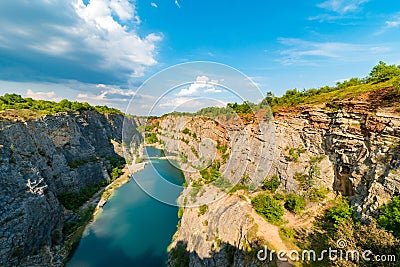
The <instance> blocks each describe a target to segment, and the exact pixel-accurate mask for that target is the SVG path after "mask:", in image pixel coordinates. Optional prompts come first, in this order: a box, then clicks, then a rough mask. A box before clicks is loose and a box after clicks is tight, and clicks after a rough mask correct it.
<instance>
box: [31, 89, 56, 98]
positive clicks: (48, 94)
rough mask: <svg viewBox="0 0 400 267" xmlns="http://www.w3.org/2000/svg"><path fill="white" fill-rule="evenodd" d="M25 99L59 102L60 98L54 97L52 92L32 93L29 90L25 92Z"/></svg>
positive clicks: (54, 94)
mask: <svg viewBox="0 0 400 267" xmlns="http://www.w3.org/2000/svg"><path fill="white" fill-rule="evenodd" d="M26 97H30V98H32V99H36V100H51V101H60V100H61V98H60V97H57V96H56V93H55V92H54V91H50V92H34V91H32V90H31V89H28V90H26Z"/></svg>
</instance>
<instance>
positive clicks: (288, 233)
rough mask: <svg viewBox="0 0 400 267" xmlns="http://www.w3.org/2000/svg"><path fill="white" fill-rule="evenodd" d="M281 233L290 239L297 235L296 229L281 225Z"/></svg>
mask: <svg viewBox="0 0 400 267" xmlns="http://www.w3.org/2000/svg"><path fill="white" fill-rule="evenodd" d="M279 234H280V235H281V236H283V237H285V238H288V239H293V238H295V237H296V231H295V230H293V229H290V228H286V227H281V228H280V229H279Z"/></svg>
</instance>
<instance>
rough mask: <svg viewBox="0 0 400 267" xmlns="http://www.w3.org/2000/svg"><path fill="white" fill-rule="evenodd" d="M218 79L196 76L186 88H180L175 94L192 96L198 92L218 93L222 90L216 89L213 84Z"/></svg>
mask: <svg viewBox="0 0 400 267" xmlns="http://www.w3.org/2000/svg"><path fill="white" fill-rule="evenodd" d="M217 82H218V81H216V80H210V78H209V77H207V76H197V78H196V81H195V82H193V83H192V84H190V86H189V87H188V88H183V89H181V90H180V91H179V92H178V93H177V94H176V96H194V95H198V94H200V93H202V92H203V93H220V92H222V90H220V89H216V88H215V86H214V85H215V84H217Z"/></svg>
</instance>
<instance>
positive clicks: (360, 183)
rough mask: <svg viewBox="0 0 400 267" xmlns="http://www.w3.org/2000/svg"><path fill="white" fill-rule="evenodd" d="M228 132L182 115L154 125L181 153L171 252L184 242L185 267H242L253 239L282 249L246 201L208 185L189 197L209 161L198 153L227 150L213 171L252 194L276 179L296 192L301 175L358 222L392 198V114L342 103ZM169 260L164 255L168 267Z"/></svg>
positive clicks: (398, 190)
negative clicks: (179, 209) (336, 197)
mask: <svg viewBox="0 0 400 267" xmlns="http://www.w3.org/2000/svg"><path fill="white" fill-rule="evenodd" d="M226 125H228V126H226ZM233 126H234V125H233ZM233 126H232V124H229V123H228V124H225V125H224V123H217V122H213V120H211V119H204V118H189V117H165V118H163V119H162V120H161V122H160V129H161V130H160V132H159V135H160V139H161V140H163V142H164V143H165V147H166V149H167V150H169V151H173V152H176V153H183V154H185V155H187V157H186V156H183V157H184V163H183V164H182V168H183V170H184V172H185V176H186V177H187V178H188V181H189V187H188V188H187V189H185V190H184V192H183V193H182V196H181V198H180V203H181V204H186V206H189V207H188V208H185V211H184V213H183V217H182V219H181V226H180V227H179V229H178V231H177V233H176V235H175V238H174V242H173V243H172V245H171V248H172V250H173V249H174V248H176V247H177V246H178V245H179V244H184V245H185V247H186V248H187V250H188V251H189V252H190V266H223V265H224V264H225V263H226V262H227V261H228V260H229V259H231V260H232V259H233V261H231V262H230V263H229V264H231V265H232V266H242V264H243V261H244V260H245V259H246V256H245V253H243V251H245V250H243V249H242V248H244V247H245V246H246V245H250V246H251V244H252V243H254V241H257V239H258V238H262V239H264V240H266V241H267V242H268V241H269V243H270V244H271V242H272V245H273V246H275V247H277V248H285V247H284V245H282V244H280V243H279V242H280V238H279V237H278V238H275V239H274V238H273V237H271V233H272V231H271V232H270V234H268V233H267V234H265V229H268V227H271V226H268V224H265V222H263V220H258V219H259V217H257V215H255V214H254V211H253V210H252V208H251V207H249V200H248V199H240V198H238V197H236V198H235V196H227V195H225V194H224V193H222V192H221V190H220V189H218V188H217V187H215V186H213V185H207V186H203V187H202V189H201V190H200V191H199V193H198V194H197V197H195V198H193V197H192V195H193V194H191V191H192V190H193V189H192V188H191V187H190V182H192V181H196V180H197V179H199V178H200V177H201V176H200V174H199V172H198V171H196V169H198V165H201V164H199V162H207V161H208V160H211V158H206V157H207V156H206V153H209V155H213V156H212V159H213V160H218V161H221V162H223V159H222V157H221V153H218V152H215V146H218V144H226V145H227V146H228V148H227V151H228V152H229V153H230V159H229V160H227V161H226V163H223V164H222V165H221V167H220V170H221V172H222V173H224V176H225V177H226V178H227V179H229V180H230V181H231V183H235V182H238V181H239V180H240V179H241V177H242V178H243V177H247V179H246V181H245V183H246V184H250V185H251V184H253V187H254V188H257V187H259V186H260V185H261V182H262V181H263V180H264V179H265V178H266V177H271V176H272V175H275V174H277V175H278V176H279V177H280V180H281V184H280V187H279V189H278V190H281V191H286V192H298V191H301V190H304V188H303V186H304V184H302V183H301V181H300V180H299V178H298V177H301V176H303V177H304V175H308V176H309V177H313V186H322V187H325V188H328V189H330V190H331V191H333V192H335V193H336V194H341V195H344V196H348V197H349V199H350V201H351V204H352V205H353V206H354V208H355V211H356V212H357V214H358V215H359V216H360V217H361V218H362V219H364V220H368V219H369V218H370V216H374V215H375V214H376V211H377V208H378V207H379V206H381V205H382V204H385V203H387V202H389V201H390V199H391V198H392V197H393V196H395V195H399V194H400V171H399V168H400V157H399V151H400V117H399V116H398V114H397V115H396V113H394V112H393V110H390V109H377V108H374V107H372V106H371V105H368V104H366V103H362V102H355V101H347V102H340V103H331V104H330V105H327V106H324V107H320V108H318V107H309V108H304V109H303V110H302V111H301V112H296V113H286V114H285V113H281V114H278V115H276V117H275V121H274V124H273V125H271V124H270V123H268V120H259V123H257V122H256V123H255V122H252V123H250V124H247V125H243V126H241V127H233ZM185 128H187V129H188V131H185V132H186V134H185V133H184V132H183V131H182V130H184V129H185ZM272 130H273V131H274V133H273V132H272ZM199 137H200V138H199ZM241 137H242V138H241ZM205 139H207V140H208V143H207V142H206V141H205ZM213 149H214V150H213ZM216 150H218V149H216ZM210 152H211V153H210ZM203 155H204V156H203ZM204 158H206V159H204ZM193 166H194V168H192V167H193ZM203 203H208V206H207V208H208V209H207V211H206V212H205V213H204V214H199V208H198V207H195V206H196V205H197V206H199V205H201V204H203ZM190 206H192V207H190ZM255 229H259V230H255ZM263 229H264V230H263ZM263 231H264V234H263ZM230 246H234V247H235V248H236V250H235V251H234V253H236V254H234V255H236V256H232V255H230V256H229V253H230V252H229V253H228V252H227V251H231V250H230V249H229V247H230ZM210 253H211V254H210ZM171 255H173V254H171ZM232 257H233V258H232ZM174 262H175V259H174V258H173V257H171V258H170V265H171V266H173V265H174ZM221 264H222V265H221ZM252 264H255V263H254V262H253V263H251V262H250V263H249V262H248V263H247V264H246V265H248V266H251V265H252Z"/></svg>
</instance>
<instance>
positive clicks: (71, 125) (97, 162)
mask: <svg viewBox="0 0 400 267" xmlns="http://www.w3.org/2000/svg"><path fill="white" fill-rule="evenodd" d="M123 121H124V117H123V116H122V115H105V114H100V113H97V112H94V111H88V112H82V113H65V114H58V115H54V116H46V117H43V118H40V119H37V120H29V121H16V122H14V121H8V120H2V121H0V129H1V130H0V203H1V205H0V225H1V227H0V266H17V265H18V266H61V265H62V263H63V260H64V259H65V256H66V253H67V252H66V251H65V250H63V245H62V243H63V242H62V241H63V236H62V229H63V226H64V225H65V224H66V223H67V222H68V221H69V220H70V219H71V218H73V217H74V216H76V215H74V213H73V212H71V211H69V210H66V209H65V208H64V207H63V206H62V205H61V204H60V202H59V200H58V196H59V195H60V194H62V193H66V192H77V191H79V190H81V189H82V188H85V187H87V186H89V185H95V184H97V183H99V182H101V181H105V180H107V179H109V178H110V177H109V172H110V171H111V163H110V160H112V159H115V158H118V157H119V158H121V157H120V156H118V155H117V154H116V151H117V150H116V147H115V145H118V144H121V143H122V136H121V134H122V125H123ZM131 127H132V129H133V130H132V133H135V128H136V122H135V121H134V120H133V119H132V120H131ZM138 138H139V139H140V137H138ZM138 141H140V140H138ZM113 144H114V145H113ZM117 152H118V151H117Z"/></svg>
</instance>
